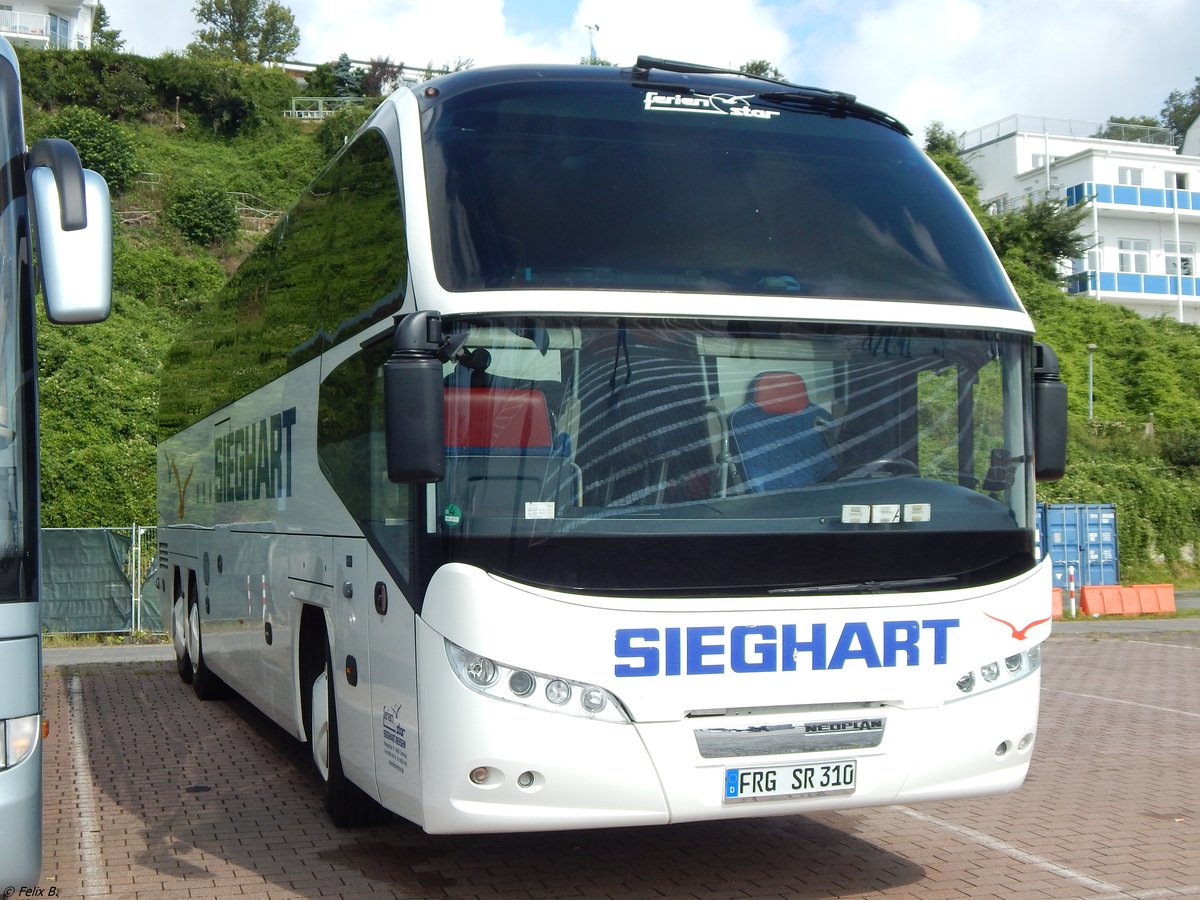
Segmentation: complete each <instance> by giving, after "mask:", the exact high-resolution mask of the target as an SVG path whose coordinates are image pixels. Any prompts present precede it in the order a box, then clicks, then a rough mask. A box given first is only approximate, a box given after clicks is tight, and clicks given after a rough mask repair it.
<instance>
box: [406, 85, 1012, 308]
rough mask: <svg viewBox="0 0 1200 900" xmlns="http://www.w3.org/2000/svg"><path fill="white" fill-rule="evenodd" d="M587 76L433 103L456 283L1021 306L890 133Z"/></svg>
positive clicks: (429, 121)
mask: <svg viewBox="0 0 1200 900" xmlns="http://www.w3.org/2000/svg"><path fill="white" fill-rule="evenodd" d="M586 74H588V73H581V74H580V75H579V76H578V77H572V78H571V79H566V78H560V79H555V80H552V81H548V80H538V79H529V80H525V81H515V82H513V81H508V82H502V83H499V84H496V83H485V84H483V85H482V86H477V87H475V88H474V89H470V90H466V91H463V92H460V93H451V94H449V95H448V96H445V97H444V98H442V99H439V100H437V101H425V102H427V103H432V104H434V105H432V106H429V107H428V108H427V109H426V111H425V113H424V116H425V123H424V124H425V127H424V136H425V137H424V141H425V146H424V156H425V162H426V183H427V191H428V205H429V216H430V225H431V229H432V238H433V251H434V262H435V266H436V271H437V277H438V279H439V281H440V282H441V284H442V286H443V287H444V288H446V289H447V290H451V291H482V290H487V291H496V290H525V289H547V288H550V289H553V288H559V289H562V288H567V289H593V290H659V291H674V292H702V293H737V294H771V295H776V294H777V295H779V296H780V298H781V299H786V298H791V299H792V300H793V301H794V300H796V299H798V298H802V297H843V298H870V299H879V300H915V301H924V302H938V303H955V304H971V305H981V306H992V307H999V308H1006V309H1017V308H1018V306H1017V301H1016V299H1015V297H1014V296H1013V293H1012V290H1011V289H1010V288H1009V286H1008V284H1007V283H1006V281H1005V279H1004V276H1003V274H1002V272H1001V270H1000V266H999V264H998V263H997V261H996V258H995V255H994V254H993V253H992V251H991V248H990V247H989V246H988V245H987V241H986V239H985V238H984V237H983V235H982V232H981V231H980V230H979V228H978V227H977V226H976V224H975V223H974V221H973V220H972V217H971V214H970V212H969V211H968V210H967V208H966V206H965V205H964V204H963V203H962V202H961V201H960V200H959V199H958V197H956V196H955V195H954V191H953V189H952V188H951V187H950V186H949V185H948V183H947V182H946V181H945V179H944V178H942V177H941V175H940V174H939V173H938V172H937V170H936V168H935V167H934V166H933V165H932V164H931V163H930V161H929V160H928V159H927V158H926V157H925V155H924V154H923V153H922V152H921V150H920V149H919V148H918V147H917V145H916V144H914V143H913V142H912V140H911V139H909V138H908V137H907V136H906V135H904V134H902V133H900V132H899V131H897V130H895V129H893V128H892V127H889V126H888V125H885V124H881V123H879V122H877V121H872V120H870V119H860V118H854V117H849V118H843V117H840V116H833V115H830V114H829V113H828V112H827V111H825V112H822V111H814V110H812V109H807V108H804V107H800V106H796V105H794V104H793V105H789V104H788V103H787V101H786V99H781V98H783V97H785V95H780V94H778V93H776V94H774V95H772V94H771V93H770V92H769V91H768V92H767V93H766V95H764V96H757V95H754V94H753V93H752V91H753V90H754V88H753V87H747V84H752V83H739V84H738V87H739V88H740V89H744V90H739V96H738V97H733V96H731V95H727V94H714V95H713V96H712V97H705V96H704V95H698V94H697V93H696V90H695V89H691V90H689V91H687V92H684V93H678V92H677V91H675V90H672V89H668V88H667V87H656V88H652V87H651V86H650V85H648V84H637V85H634V84H632V83H631V82H629V81H622V80H619V79H617V78H614V77H613V76H612V75H611V73H610V74H609V75H608V77H606V78H605V79H604V80H600V79H599V77H598V76H596V77H592V78H590V79H589V78H586V77H585V75H586ZM725 87H726V89H728V87H729V86H728V84H726V85H725ZM767 87H770V86H767ZM764 89H765V88H764ZM685 94H686V97H685ZM743 94H744V96H741V95H743ZM676 97H678V98H679V101H680V102H678V103H673V102H668V101H671V100H672V99H673V98H676ZM705 100H707V101H708V103H707V106H706V105H705V104H704V101H705ZM685 103H686V104H687V105H685ZM731 105H732V107H736V108H737V110H738V111H740V112H742V113H744V114H743V115H734V114H731V113H730V108H731ZM788 314H789V313H787V312H786V311H782V312H781V315H788Z"/></svg>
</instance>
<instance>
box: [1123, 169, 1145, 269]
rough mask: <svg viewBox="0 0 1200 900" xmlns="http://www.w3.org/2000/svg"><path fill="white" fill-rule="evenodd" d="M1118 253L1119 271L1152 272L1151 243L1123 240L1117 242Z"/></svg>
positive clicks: (1132, 239) (1135, 239) (1137, 239)
mask: <svg viewBox="0 0 1200 900" xmlns="http://www.w3.org/2000/svg"><path fill="white" fill-rule="evenodd" d="M1139 171H1140V170H1139ZM1117 251H1118V252H1117V259H1118V263H1119V264H1118V270H1119V271H1121V272H1136V273H1138V274H1145V273H1147V272H1149V271H1150V242H1149V241H1145V240H1141V239H1140V238H1121V239H1119V240H1118V241H1117Z"/></svg>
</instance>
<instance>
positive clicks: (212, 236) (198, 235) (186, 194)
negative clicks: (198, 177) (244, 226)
mask: <svg viewBox="0 0 1200 900" xmlns="http://www.w3.org/2000/svg"><path fill="white" fill-rule="evenodd" d="M166 215H167V221H168V222H169V223H170V224H171V225H174V226H175V227H176V228H178V229H179V232H180V234H182V235H183V236H184V238H185V239H186V240H188V241H190V242H191V243H193V244H199V245H201V246H208V245H210V244H215V243H217V242H218V241H223V240H225V239H226V238H230V237H233V236H234V235H235V234H237V231H238V228H239V226H240V224H241V223H240V221H239V219H238V211H237V205H236V204H235V203H234V202H233V198H232V197H230V196H229V194H228V193H226V192H225V191H223V190H220V189H219V188H216V187H213V186H211V185H206V184H192V185H185V186H184V187H182V188H179V189H178V190H176V191H175V193H174V194H173V195H172V197H171V199H170V200H169V201H168V202H167V205H166Z"/></svg>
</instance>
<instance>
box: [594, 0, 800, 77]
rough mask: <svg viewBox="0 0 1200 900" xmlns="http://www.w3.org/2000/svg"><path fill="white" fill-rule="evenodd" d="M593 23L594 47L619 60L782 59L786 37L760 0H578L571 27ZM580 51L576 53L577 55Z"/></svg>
mask: <svg viewBox="0 0 1200 900" xmlns="http://www.w3.org/2000/svg"><path fill="white" fill-rule="evenodd" d="M590 24H597V25H599V26H600V31H599V33H598V34H597V35H596V53H597V55H598V56H601V57H603V58H605V59H608V60H611V61H612V62H614V63H618V64H620V65H631V64H632V63H633V62H634V61H635V60H636V59H637V57H638V55H639V54H644V55H646V56H659V57H665V58H667V59H679V60H684V61H687V62H696V63H704V64H707V65H713V66H726V67H729V68H737V67H738V66H740V65H741V64H742V63H745V62H748V61H750V60H752V59H767V60H770V61H772V62H776V64H778V63H777V61H778V60H780V59H781V58H782V57H783V56H784V53H785V51H786V49H787V45H788V37H787V34H786V33H785V32H784V30H783V28H782V26H781V25H780V23H779V21H778V18H777V16H776V14H775V12H774V10H773V9H772V8H771V7H770V6H768V5H767V4H766V3H762V2H759V0H725V2H722V3H720V4H719V5H718V4H707V3H706V4H700V3H695V2H693V0H656V2H647V0H581V2H580V3H579V8H578V9H577V11H576V13H575V30H576V31H577V32H578V33H579V34H581V35H584V37H586V34H585V32H584V26H585V25H590ZM579 55H581V54H576V58H578V56H579Z"/></svg>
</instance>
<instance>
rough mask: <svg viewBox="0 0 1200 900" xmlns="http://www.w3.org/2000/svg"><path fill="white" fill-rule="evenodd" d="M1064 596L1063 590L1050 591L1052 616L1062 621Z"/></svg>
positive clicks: (1052, 589) (1054, 589)
mask: <svg viewBox="0 0 1200 900" xmlns="http://www.w3.org/2000/svg"><path fill="white" fill-rule="evenodd" d="M1062 595H1063V592H1062V588H1051V589H1050V605H1051V606H1052V607H1053V613H1052V615H1053V616H1054V618H1056V619H1061V618H1062V617H1063V611H1062Z"/></svg>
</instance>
